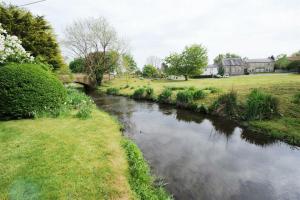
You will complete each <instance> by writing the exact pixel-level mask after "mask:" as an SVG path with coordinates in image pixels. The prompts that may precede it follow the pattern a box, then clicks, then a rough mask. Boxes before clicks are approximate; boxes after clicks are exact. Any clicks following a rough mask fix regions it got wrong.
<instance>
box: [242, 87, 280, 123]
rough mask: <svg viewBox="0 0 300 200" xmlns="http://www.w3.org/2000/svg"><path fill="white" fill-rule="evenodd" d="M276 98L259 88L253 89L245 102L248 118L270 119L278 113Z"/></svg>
mask: <svg viewBox="0 0 300 200" xmlns="http://www.w3.org/2000/svg"><path fill="white" fill-rule="evenodd" d="M278 104H279V102H278V99H277V98H275V97H273V96H272V95H270V94H266V93H265V92H263V91H261V90H259V89H253V90H252V91H251V93H250V94H249V96H248V97H247V102H246V117H247V119H248V120H263V119H272V117H274V115H277V114H278Z"/></svg>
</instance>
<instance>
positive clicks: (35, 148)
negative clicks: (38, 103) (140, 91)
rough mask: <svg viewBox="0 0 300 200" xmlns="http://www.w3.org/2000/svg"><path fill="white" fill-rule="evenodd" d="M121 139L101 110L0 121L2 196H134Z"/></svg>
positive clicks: (107, 116)
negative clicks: (80, 114)
mask: <svg viewBox="0 0 300 200" xmlns="http://www.w3.org/2000/svg"><path fill="white" fill-rule="evenodd" d="M121 140H122V136H121V134H120V131H119V125H118V124H117V123H116V122H114V121H113V120H112V118H111V117H110V116H109V115H107V114H105V113H103V112H100V111H94V112H93V117H92V118H91V119H88V120H80V119H76V118H72V117H66V118H57V119H51V118H41V119H36V120H18V121H7V122H0V180H1V181H0V199H132V197H133V194H132V192H131V190H130V186H129V184H128V180H127V176H128V163H127V160H126V155H125V152H124V150H123V149H122V147H121Z"/></svg>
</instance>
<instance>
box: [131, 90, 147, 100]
mask: <svg viewBox="0 0 300 200" xmlns="http://www.w3.org/2000/svg"><path fill="white" fill-rule="evenodd" d="M144 94H145V88H138V89H136V90H135V91H134V92H133V95H132V98H134V99H142V98H143V97H144Z"/></svg>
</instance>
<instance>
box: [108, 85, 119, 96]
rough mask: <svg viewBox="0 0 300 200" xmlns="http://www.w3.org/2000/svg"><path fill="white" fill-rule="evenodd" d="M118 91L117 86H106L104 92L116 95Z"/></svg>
mask: <svg viewBox="0 0 300 200" xmlns="http://www.w3.org/2000/svg"><path fill="white" fill-rule="evenodd" d="M119 91H120V90H119V88H114V87H111V88H107V90H106V94H110V95H117V94H119Z"/></svg>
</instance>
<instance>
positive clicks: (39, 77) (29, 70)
mask: <svg viewBox="0 0 300 200" xmlns="http://www.w3.org/2000/svg"><path fill="white" fill-rule="evenodd" d="M0 88H1V89H0V102H1V104H0V118H28V117H34V116H35V115H37V114H38V113H42V112H55V111H56V110H59V109H60V108H61V107H62V105H63V103H64V102H65V100H66V90H65V88H64V86H63V85H62V83H61V82H60V81H59V80H58V79H57V77H56V76H55V75H53V74H52V73H51V72H49V71H46V70H44V69H42V67H41V66H39V65H35V64H10V65H6V66H3V67H0Z"/></svg>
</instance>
